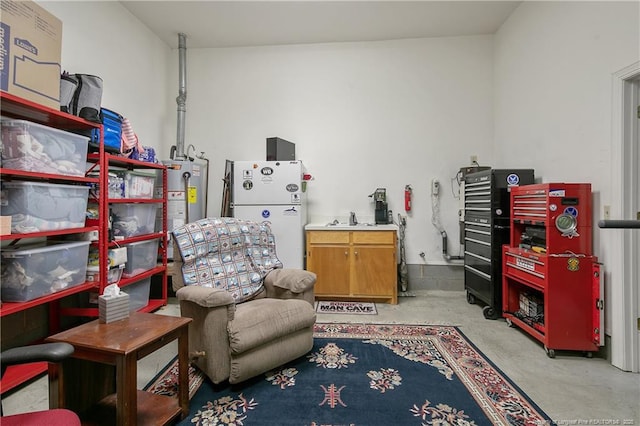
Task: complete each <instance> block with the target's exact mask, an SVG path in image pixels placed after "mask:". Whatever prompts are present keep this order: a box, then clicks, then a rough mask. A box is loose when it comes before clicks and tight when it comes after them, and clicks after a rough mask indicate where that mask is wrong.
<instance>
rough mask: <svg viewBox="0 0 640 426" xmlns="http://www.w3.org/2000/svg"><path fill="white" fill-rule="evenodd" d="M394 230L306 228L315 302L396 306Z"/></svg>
mask: <svg viewBox="0 0 640 426" xmlns="http://www.w3.org/2000/svg"><path fill="white" fill-rule="evenodd" d="M396 230H397V228H396V227H395V226H393V225H383V226H380V227H376V228H375V230H361V229H359V227H354V228H353V229H349V228H346V229H344V228H341V229H335V228H327V227H324V228H323V227H313V226H308V227H307V231H306V236H307V270H309V271H312V272H315V273H316V275H317V276H318V280H317V282H316V285H315V295H316V298H317V299H322V300H352V301H362V302H386V303H392V304H396V303H398V288H397V237H396V235H397V234H396Z"/></svg>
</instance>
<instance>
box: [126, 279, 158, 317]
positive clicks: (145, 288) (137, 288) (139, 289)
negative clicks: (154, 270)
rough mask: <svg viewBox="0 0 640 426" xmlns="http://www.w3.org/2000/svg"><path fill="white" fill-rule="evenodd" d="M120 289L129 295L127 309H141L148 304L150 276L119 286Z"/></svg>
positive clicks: (132, 310)
mask: <svg viewBox="0 0 640 426" xmlns="http://www.w3.org/2000/svg"><path fill="white" fill-rule="evenodd" d="M120 290H121V291H123V292H125V293H127V294H128V295H129V310H130V311H131V312H134V311H137V310H139V309H142V308H144V307H145V306H147V305H148V304H149V292H150V290H151V277H149V278H145V279H144V280H140V281H138V282H135V283H133V284H129V285H128V286H125V287H120Z"/></svg>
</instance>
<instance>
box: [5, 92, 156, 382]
mask: <svg viewBox="0 0 640 426" xmlns="http://www.w3.org/2000/svg"><path fill="white" fill-rule="evenodd" d="M0 107H1V113H2V115H3V116H4V117H10V118H15V119H21V120H27V121H31V122H34V123H37V124H41V125H45V126H49V127H53V128H58V129H63V130H70V131H75V130H83V131H89V130H93V129H100V130H101V129H102V126H101V125H100V124H97V123H92V122H89V121H86V120H84V119H82V118H79V117H76V116H74V115H70V114H67V113H64V112H61V111H58V110H54V109H51V108H48V107H45V106H42V105H39V104H36V103H34V102H31V101H29V100H26V99H22V98H20V97H17V96H14V95H11V94H9V93H5V92H0ZM100 133H102V131H101V132H100ZM87 160H88V162H91V163H94V165H93V166H92V167H90V170H89V171H93V170H94V169H96V168H99V170H100V174H99V177H88V176H62V175H56V174H51V173H39V172H36V171H24V170H14V169H7V168H0V176H1V177H2V180H31V181H33V180H40V181H48V182H58V183H71V184H89V183H94V184H96V183H97V184H98V185H99V186H100V187H101V188H106V187H107V183H108V173H107V172H108V170H109V168H110V167H118V168H124V169H130V170H134V169H153V170H159V171H160V172H161V173H162V182H163V192H162V197H161V198H154V199H124V200H123V199H117V200H113V199H108V193H107V191H100V194H101V195H100V198H99V199H98V200H94V201H96V202H98V204H99V210H100V219H99V221H98V223H97V224H96V225H95V226H85V227H83V228H76V229H66V230H55V231H46V232H34V233H28V234H10V235H1V236H0V241H10V240H15V241H17V240H21V239H28V238H46V237H53V236H61V235H68V234H78V233H85V232H90V231H96V230H97V231H98V234H99V240H98V241H97V242H94V243H93V244H96V245H97V246H98V250H99V264H100V278H99V281H98V282H85V283H84V284H81V285H78V286H75V287H72V288H69V289H65V290H62V291H59V292H56V293H52V294H48V295H46V296H42V297H39V298H37V299H33V300H30V301H26V302H16V303H14V302H3V303H2V304H1V305H0V317H6V316H8V315H13V314H17V313H19V312H23V311H25V310H27V309H30V308H34V307H36V306H40V305H45V304H47V305H48V307H49V323H48V328H49V333H55V332H58V331H60V330H59V329H60V317H61V315H72V316H89V317H97V316H98V310H97V308H96V309H93V308H90V309H86V308H61V307H60V303H59V302H60V300H61V299H63V298H65V297H67V296H71V295H75V294H78V293H82V292H87V291H98V292H99V293H101V292H102V290H103V289H104V287H105V286H106V283H107V268H106V265H107V264H108V263H107V262H108V255H107V252H108V249H109V247H114V246H116V245H119V244H126V243H132V242H137V241H144V240H151V239H159V240H160V248H159V254H160V259H161V260H160V264H159V265H158V266H157V267H156V268H154V269H151V270H150V271H146V272H144V273H142V274H139V275H137V276H136V277H133V278H126V279H123V280H122V281H121V284H120V285H121V286H127V285H129V284H132V283H134V282H136V281H139V280H141V279H145V278H149V277H151V276H154V275H161V278H162V279H161V280H160V285H161V286H162V291H161V292H160V298H156V299H151V300H149V302H148V304H147V305H146V306H144V307H143V308H141V309H140V311H143V312H151V311H154V310H156V309H158V308H160V307H161V306H164V305H166V303H167V296H168V291H167V232H166V229H167V206H166V199H167V194H166V187H167V174H166V168H165V167H164V166H163V165H160V164H152V163H147V162H142V161H137V160H131V159H128V158H124V157H119V156H116V155H111V154H108V153H106V152H105V151H104V148H103V145H102V143H100V149H99V151H98V152H97V153H93V154H88V155H87ZM89 171H88V172H89ZM88 172H87V173H88ZM110 203H156V204H157V203H162V231H160V232H154V233H151V234H147V235H142V236H138V237H132V238H127V239H126V240H122V241H113V242H112V241H109V240H108V235H109V233H108V230H109V223H108V220H107V218H108V216H109V205H110ZM46 371H47V364H46V363H33V364H26V365H21V366H15V367H9V368H8V369H7V371H6V372H5V374H4V376H3V378H2V381H1V382H0V393H4V392H7V391H9V390H11V389H13V388H15V387H16V386H19V385H20V384H22V383H25V382H27V381H29V380H31V379H33V378H35V377H37V376H39V375H40V374H42V373H44V372H46Z"/></svg>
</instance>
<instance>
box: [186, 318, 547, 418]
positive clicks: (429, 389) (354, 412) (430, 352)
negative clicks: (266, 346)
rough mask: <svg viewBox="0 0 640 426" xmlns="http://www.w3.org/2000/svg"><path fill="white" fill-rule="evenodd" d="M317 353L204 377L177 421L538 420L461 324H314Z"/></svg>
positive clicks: (535, 410)
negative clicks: (220, 377) (235, 374)
mask: <svg viewBox="0 0 640 426" xmlns="http://www.w3.org/2000/svg"><path fill="white" fill-rule="evenodd" d="M315 328H316V330H315V342H314V347H313V349H312V350H311V352H310V353H309V354H308V355H307V356H305V357H302V358H299V359H297V360H295V361H293V362H291V363H289V364H287V365H284V366H282V368H280V369H277V370H274V371H270V372H268V373H266V374H264V375H261V376H259V377H256V378H254V379H252V380H249V381H247V382H245V383H243V384H241V385H234V386H229V385H223V386H215V385H213V384H212V383H211V381H209V380H208V379H204V381H203V383H202V385H201V386H200V388H199V389H198V390H197V392H196V393H195V395H194V396H193V398H192V399H191V401H190V413H189V417H188V418H187V419H185V420H183V421H182V422H180V423H179V425H235V426H239V425H243V426H249V425H296V426H303V425H306V426H320V425H323V426H338V425H341V426H342V425H357V426H365V425H367V426H375V425H540V424H543V423H547V422H550V418H549V417H548V416H547V415H546V414H545V413H544V412H542V410H540V408H538V407H537V406H536V404H535V403H533V401H531V400H530V399H529V398H528V397H527V396H526V395H525V394H524V393H523V392H522V391H521V390H520V389H519V388H518V387H517V386H515V385H514V384H513V383H512V382H511V381H510V380H509V378H507V377H506V376H505V375H504V374H503V373H502V372H501V371H500V370H499V369H497V368H496V366H494V365H493V364H492V363H491V361H489V360H488V359H487V358H486V357H485V356H484V355H483V354H482V353H481V352H480V351H479V350H478V349H477V348H475V346H474V345H473V344H472V343H471V342H469V340H468V339H467V338H466V337H465V336H464V335H463V334H462V333H461V332H460V330H459V329H458V328H457V327H452V326H425V325H397V324H389V325H382V324H316V327H315Z"/></svg>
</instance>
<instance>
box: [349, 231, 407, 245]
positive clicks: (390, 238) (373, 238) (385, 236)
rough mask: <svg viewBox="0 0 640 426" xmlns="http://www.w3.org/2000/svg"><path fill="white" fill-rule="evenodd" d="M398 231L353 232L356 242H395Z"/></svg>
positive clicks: (353, 240) (354, 241)
mask: <svg viewBox="0 0 640 426" xmlns="http://www.w3.org/2000/svg"><path fill="white" fill-rule="evenodd" d="M395 238H396V233H395V232H386V231H357V232H354V233H353V239H352V242H353V243H354V244H395V241H396V240H395Z"/></svg>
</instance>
